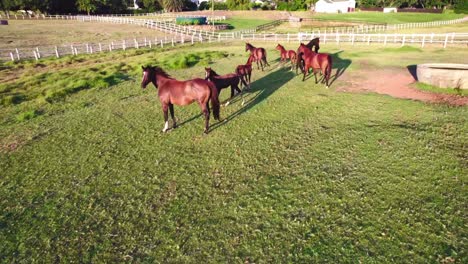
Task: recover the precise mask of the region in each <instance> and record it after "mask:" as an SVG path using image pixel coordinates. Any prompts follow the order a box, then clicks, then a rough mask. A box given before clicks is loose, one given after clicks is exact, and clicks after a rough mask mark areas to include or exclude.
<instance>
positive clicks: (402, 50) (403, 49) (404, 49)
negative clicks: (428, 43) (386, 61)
mask: <svg viewBox="0 0 468 264" xmlns="http://www.w3.org/2000/svg"><path fill="white" fill-rule="evenodd" d="M383 51H385V52H394V53H405V52H422V50H421V49H420V48H416V47H413V46H403V47H399V48H385V49H383Z"/></svg>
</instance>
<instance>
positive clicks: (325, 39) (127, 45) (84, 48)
mask: <svg viewBox="0 0 468 264" xmlns="http://www.w3.org/2000/svg"><path fill="white" fill-rule="evenodd" d="M221 36H222V35H218V37H216V36H214V37H212V38H211V37H210V38H208V39H205V38H203V37H201V35H195V34H193V35H186V34H180V35H178V36H176V35H173V36H170V37H167V36H166V37H162V38H157V37H154V38H149V37H146V38H142V39H136V38H134V39H125V40H119V41H112V42H106V43H85V44H73V45H57V46H48V47H36V48H29V49H23V48H15V49H2V50H0V60H4V61H6V60H12V61H16V60H22V59H36V60H39V59H41V58H46V57H61V56H64V55H79V54H93V53H100V52H111V51H115V50H127V49H139V48H143V47H147V48H154V47H166V46H176V45H180V44H184V43H189V44H195V43H203V42H208V43H211V42H223V41H228V40H229V41H232V40H233V38H232V35H231V36H230V35H224V36H223V37H221ZM315 37H320V40H321V43H324V44H326V43H332V44H338V45H361V46H362V45H371V44H373V45H376V44H380V45H383V46H386V45H400V46H404V45H418V46H420V47H422V48H424V47H426V46H439V47H443V48H447V47H448V46H460V45H462V46H465V47H466V46H468V33H449V34H355V33H344V34H342V33H329V34H326V33H322V34H313V33H296V34H291V33H287V34H274V33H243V34H241V35H240V38H238V39H237V40H241V41H264V42H275V43H277V42H280V43H295V44H298V43H300V42H306V41H309V40H311V39H312V38H315Z"/></svg>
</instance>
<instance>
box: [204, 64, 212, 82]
mask: <svg viewBox="0 0 468 264" xmlns="http://www.w3.org/2000/svg"><path fill="white" fill-rule="evenodd" d="M211 73H212V70H211V68H210V67H208V68H206V67H205V80H208V79H209V78H210V77H211Z"/></svg>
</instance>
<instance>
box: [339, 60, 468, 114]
mask: <svg viewBox="0 0 468 264" xmlns="http://www.w3.org/2000/svg"><path fill="white" fill-rule="evenodd" d="M339 80H341V82H342V83H341V84H339V86H338V87H337V91H343V92H373V93H378V94H385V95H390V96H392V97H395V98H401V99H409V100H417V101H423V102H428V103H444V104H450V105H456V106H464V105H467V104H468V97H466V96H459V95H450V94H439V93H431V92H426V91H421V90H417V89H414V88H412V87H411V84H412V83H414V82H415V79H414V78H413V75H412V74H411V73H410V72H409V71H408V70H407V69H398V68H390V69H389V68H382V69H375V68H367V67H364V69H361V70H358V71H353V72H345V73H344V74H343V75H342V76H340V78H339Z"/></svg>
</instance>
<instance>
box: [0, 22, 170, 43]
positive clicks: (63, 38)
mask: <svg viewBox="0 0 468 264" xmlns="http://www.w3.org/2000/svg"><path fill="white" fill-rule="evenodd" d="M25 36H27V37H25ZM155 36H157V37H160V36H164V33H163V32H159V31H155V30H151V29H147V28H144V27H135V26H133V25H126V24H111V23H107V24H102V23H98V22H79V21H75V20H10V21H9V25H8V26H4V27H2V37H1V39H2V41H1V42H0V49H7V48H10V49H11V48H27V47H28V48H30V47H32V48H34V47H43V46H55V45H64V44H68V45H69V44H74V43H79V44H82V43H86V42H93V43H97V42H107V41H118V40H122V39H133V38H135V37H136V38H144V37H155Z"/></svg>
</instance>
